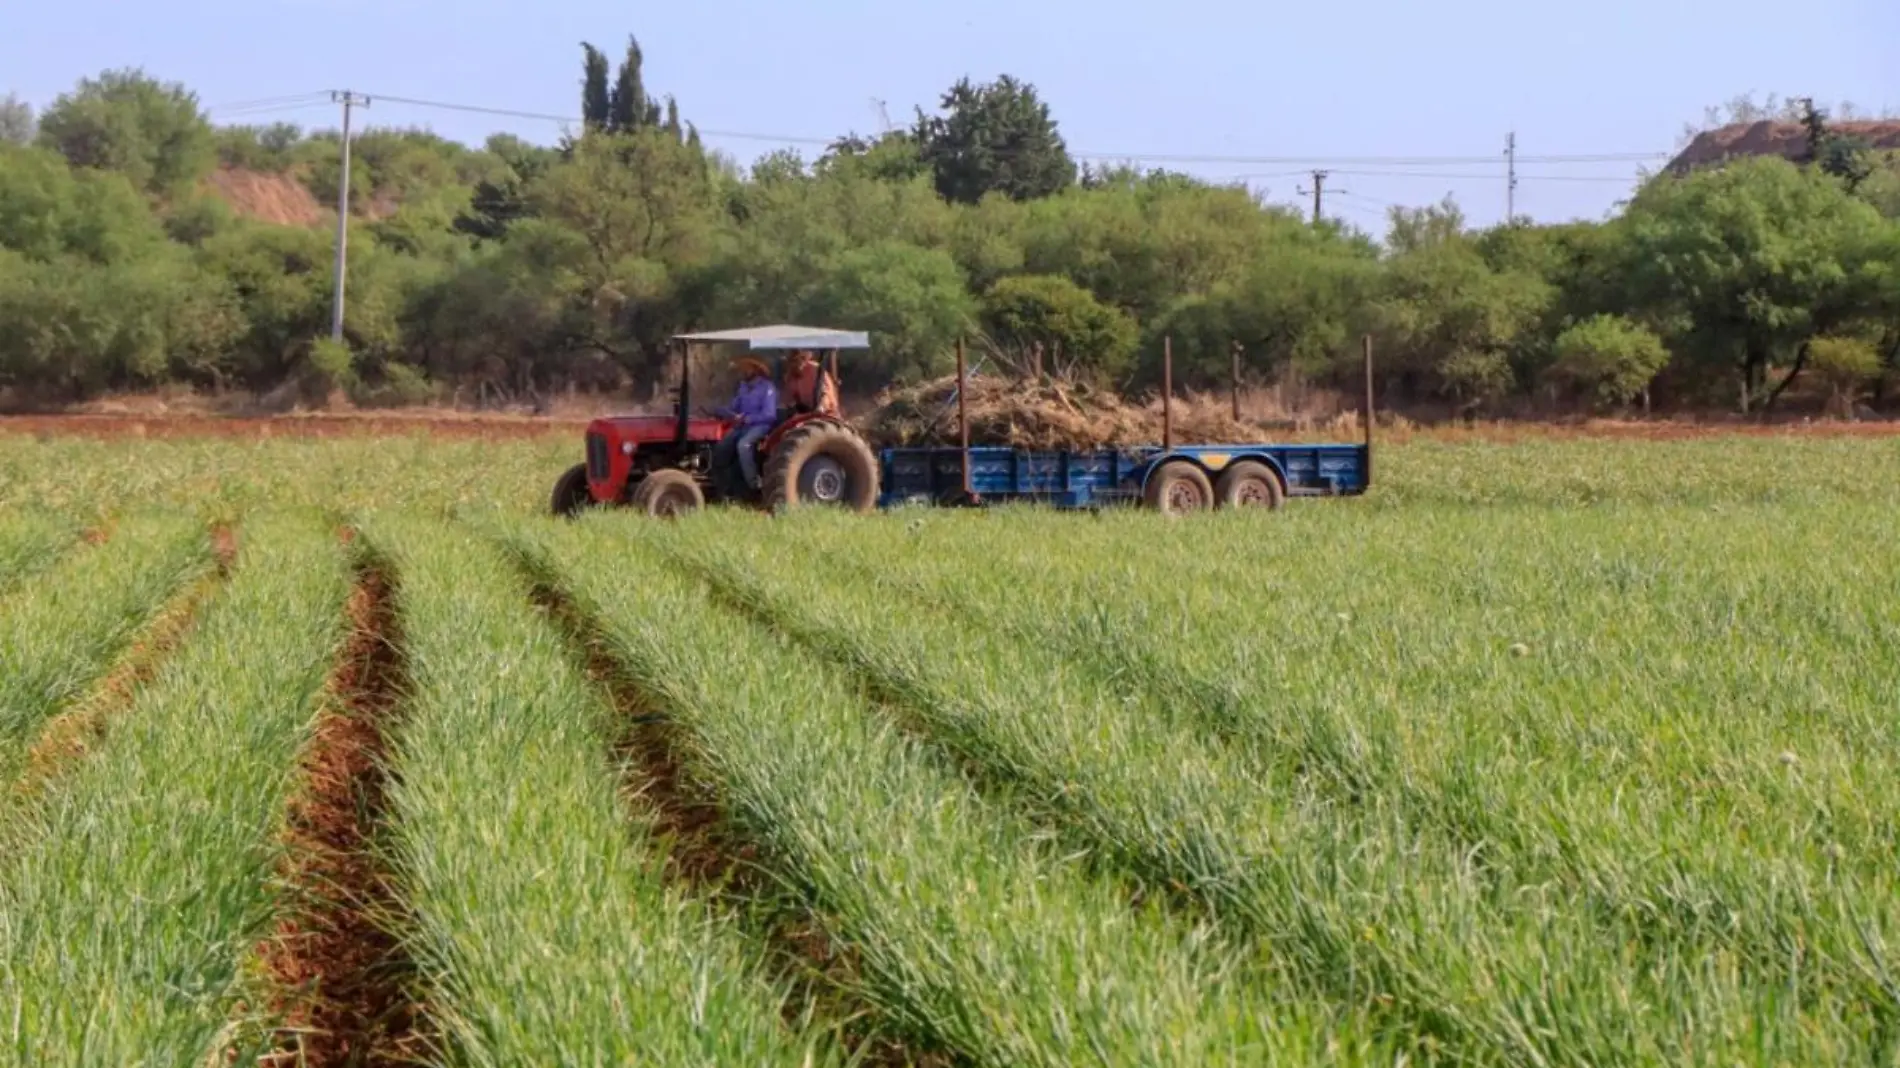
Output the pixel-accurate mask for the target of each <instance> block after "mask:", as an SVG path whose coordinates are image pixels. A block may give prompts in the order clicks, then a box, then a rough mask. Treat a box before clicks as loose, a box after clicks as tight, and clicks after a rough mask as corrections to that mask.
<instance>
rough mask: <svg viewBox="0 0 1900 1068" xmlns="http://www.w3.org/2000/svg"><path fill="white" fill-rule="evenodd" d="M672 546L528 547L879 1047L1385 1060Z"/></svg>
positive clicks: (612, 529) (1211, 1059)
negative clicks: (910, 725)
mask: <svg viewBox="0 0 1900 1068" xmlns="http://www.w3.org/2000/svg"><path fill="white" fill-rule="evenodd" d="M704 533H705V534H706V535H707V536H708V537H714V538H716V537H718V536H719V534H718V532H717V529H716V528H713V529H706V530H705V531H704ZM654 536H656V532H655V530H654V528H653V527H652V526H651V525H650V524H643V523H640V522H637V521H636V522H634V523H627V522H624V521H623V520H620V519H618V518H617V517H610V518H607V519H605V520H604V521H590V522H588V523H586V524H582V525H581V527H580V528H579V529H572V530H561V531H558V532H550V533H541V534H532V535H531V534H528V533H524V534H522V535H520V537H522V538H523V539H529V538H535V539H540V540H538V541H536V542H533V543H528V542H524V548H523V550H522V551H523V552H524V553H526V554H527V555H528V556H529V557H530V558H531V559H537V560H540V561H541V563H540V564H539V565H538V566H539V567H541V568H542V570H543V571H544V572H545V573H547V574H548V575H550V576H553V581H556V582H558V583H560V584H561V585H562V586H564V587H565V588H566V589H567V590H568V591H569V592H570V593H571V595H572V596H573V597H574V599H575V601H576V603H578V604H580V605H581V606H582V609H583V612H584V614H586V615H588V616H590V617H592V618H594V619H596V620H598V624H599V626H600V628H601V630H602V634H603V636H604V639H605V642H606V647H607V648H608V649H609V650H611V652H612V654H613V656H614V657H615V658H616V659H617V660H618V662H619V663H620V664H621V665H622V667H623V670H624V671H626V672H627V673H628V674H629V676H630V678H632V679H633V680H634V682H635V683H636V685H637V686H638V687H639V688H640V689H641V690H642V691H644V692H645V693H646V694H648V695H650V698H651V702H652V704H653V705H654V706H655V707H656V708H657V709H658V710H659V711H660V713H661V714H663V715H666V716H668V717H670V719H671V721H672V722H673V724H674V725H675V726H676V728H677V730H678V731H679V733H680V735H681V736H682V741H681V742H680V743H679V744H680V745H681V746H682V747H683V749H684V751H685V752H684V757H685V763H686V765H687V767H688V769H689V771H690V772H691V773H692V775H693V776H694V777H695V780H696V781H698V782H700V783H702V784H704V788H705V789H707V790H708V791H710V792H711V793H712V794H713V795H714V796H716V797H717V798H718V799H719V800H720V803H721V805H722V807H723V810H724V811H725V813H726V814H727V818H728V819H729V820H730V822H731V823H732V824H733V829H734V833H735V834H736V835H737V836H738V837H739V838H740V839H741V840H743V841H746V842H748V843H750V844H752V845H753V846H754V847H755V848H756V849H757V851H758V855H759V863H760V864H762V865H763V866H764V867H765V869H766V870H767V872H768V873H770V874H771V875H772V876H773V877H774V878H776V879H777V880H779V881H781V882H782V883H783V884H784V885H785V886H786V887H787V888H788V890H789V891H790V892H791V893H792V894H793V895H794V900H795V901H797V902H801V903H802V906H801V907H802V908H803V909H805V910H808V912H809V914H810V916H811V922H813V923H815V924H816V925H817V926H818V928H819V929H820V930H821V931H822V932H823V934H824V935H825V938H826V940H827V941H829V942H830V943H831V944H832V945H833V946H835V947H836V948H837V953H836V958H835V960H834V961H833V963H832V965H831V971H830V973H829V974H828V979H827V981H828V982H830V983H834V984H837V985H838V987H839V988H840V989H841V990H842V991H843V992H844V994H845V996H846V997H847V998H849V999H852V1000H855V1001H857V1002H859V1003H862V1004H866V1005H868V1006H870V1007H871V1008H872V1009H873V1010H874V1014H873V1016H872V1018H871V1019H870V1020H868V1021H867V1022H866V1026H867V1027H868V1028H870V1030H871V1037H873V1038H874V1039H877V1040H880V1041H884V1042H896V1043H899V1044H901V1045H902V1046H904V1047H906V1048H908V1049H910V1050H911V1052H913V1053H939V1054H943V1053H948V1054H951V1055H954V1056H957V1057H959V1058H961V1059H966V1060H968V1061H970V1062H973V1063H980V1064H994V1065H1004V1064H1010V1065H1023V1064H1039V1065H1057V1064H1063V1065H1066V1064H1077V1063H1089V1064H1236V1063H1248V1064H1254V1063H1282V1062H1284V1063H1372V1062H1381V1063H1390V1061H1391V1060H1392V1057H1393V1051H1392V1050H1391V1049H1390V1048H1384V1046H1385V1043H1386V1041H1387V1039H1389V1038H1390V1036H1384V1035H1380V1034H1378V1033H1377V1031H1376V1029H1375V1028H1374V1027H1373V1025H1372V1022H1371V1021H1370V1020H1368V1019H1367V1018H1366V1017H1365V1016H1364V1015H1363V1014H1359V1013H1357V1012H1355V1011H1352V1010H1342V1009H1338V1008H1336V1007H1334V1006H1331V1005H1329V1004H1328V1003H1326V1002H1325V1001H1323V1000H1322V999H1318V998H1314V997H1311V996H1309V995H1308V994H1307V993H1306V992H1305V991H1303V990H1301V989H1299V988H1298V987H1297V986H1295V985H1293V984H1291V983H1280V982H1274V981H1271V980H1270V979H1268V978H1263V977H1259V976H1253V977H1251V978H1250V977H1248V976H1247V973H1248V972H1249V970H1250V969H1249V968H1248V967H1247V965H1246V962H1245V959H1244V953H1243V952H1242V951H1240V950H1238V948H1237V947H1235V946H1234V945H1233V944H1231V943H1228V942H1226V941H1225V940H1223V939H1221V938H1219V937H1218V936H1216V935H1215V934H1214V933H1213V932H1212V931H1211V930H1209V929H1208V928H1207V927H1205V926H1204V925H1203V924H1201V923H1199V922H1196V921H1195V920H1194V919H1193V918H1190V917H1183V916H1180V915H1176V914H1171V913H1169V912H1167V911H1166V910H1164V909H1162V908H1160V907H1159V906H1158V904H1157V903H1156V902H1155V901H1153V900H1149V901H1147V902H1146V903H1143V904H1136V903H1134V902H1133V901H1132V900H1131V898H1130V896H1129V889H1130V888H1129V886H1128V885H1127V884H1126V883H1124V882H1122V881H1120V880H1116V879H1113V878H1108V879H1104V878H1098V877H1096V876H1095V875H1094V874H1093V873H1091V872H1089V871H1088V870H1087V866H1086V864H1085V863H1084V861H1083V859H1082V858H1079V857H1076V856H1074V855H1072V854H1071V853H1070V852H1068V851H1067V850H1065V849H1064V848H1063V845H1062V843H1060V842H1058V841H1056V840H1055V839H1054V838H1052V837H1051V836H1049V835H1047V834H1045V833H1043V832H1041V831H1040V830H1039V829H1038V828H1036V827H1035V825H1034V824H1032V823H1031V822H1029V821H1026V820H1022V819H1021V818H1020V817H1019V815H1017V814H1016V813H1015V812H1014V811H1012V806H1009V805H1007V804H1005V805H995V804H991V803H990V802H989V800H987V799H985V798H983V797H981V796H979V795H978V794H977V793H975V792H974V791H973V790H972V788H971V786H970V784H969V782H968V780H967V779H966V778H965V777H964V776H963V775H962V774H961V772H960V771H959V770H958V769H957V767H956V766H955V764H954V763H953V762H951V761H947V760H945V759H943V757H942V754H940V753H937V752H934V751H932V750H930V749H929V748H928V747H924V746H920V745H918V744H916V742H915V741H914V740H912V739H910V738H908V737H907V736H906V735H905V734H904V733H903V732H901V731H899V730H897V729H895V728H894V727H893V725H892V723H891V721H890V718H889V717H888V715H886V714H885V712H883V711H881V710H879V709H877V708H874V707H872V706H871V705H870V704H869V703H867V700H866V699H865V697H864V696H863V695H862V694H861V692H860V687H858V686H857V684H856V683H855V682H854V680H852V679H851V678H850V677H849V675H848V674H847V673H845V672H841V671H839V670H837V669H836V668H834V667H832V666H830V665H827V664H826V663H824V662H823V661H822V660H821V659H818V658H814V657H812V656H810V655H809V654H808V653H807V652H805V651H804V650H802V649H801V648H799V647H798V646H796V645H795V644H793V643H791V642H789V641H788V640H787V639H786V638H785V636H784V635H782V634H778V633H775V632H773V631H772V630H771V629H769V628H764V627H760V626H757V625H755V624H752V623H749V622H747V621H745V620H743V619H742V618H739V617H738V616H736V615H735V614H734V613H733V612H732V611H730V610H729V609H728V608H726V607H724V606H722V605H720V604H719V603H718V602H717V600H716V599H715V598H714V597H712V596H711V595H710V592H709V590H708V588H707V587H706V586H705V585H704V584H702V583H700V582H698V581H696V580H694V579H693V578H692V577H690V576H688V575H684V574H681V573H679V571H680V569H679V568H678V567H677V566H676V565H675V564H674V563H672V562H671V561H669V560H667V559H666V558H665V557H664V556H663V555H662V554H660V553H658V552H656V551H655V550H654V548H653V547H652V546H651V545H649V544H648V543H647V541H646V539H648V538H651V537H654ZM609 560H610V561H611V562H612V565H611V566H610V567H604V566H601V565H602V562H603V561H609ZM770 566H773V567H774V568H778V567H779V565H778V564H776V563H775V564H773V565H770ZM875 618H876V617H875V616H874V617H873V620H874V621H875Z"/></svg>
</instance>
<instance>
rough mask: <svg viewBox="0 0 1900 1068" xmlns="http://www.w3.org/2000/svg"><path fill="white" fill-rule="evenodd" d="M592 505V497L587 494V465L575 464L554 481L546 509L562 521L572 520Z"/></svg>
mask: <svg viewBox="0 0 1900 1068" xmlns="http://www.w3.org/2000/svg"><path fill="white" fill-rule="evenodd" d="M593 503H594V498H593V496H592V495H591V494H589V493H588V492H587V465H586V464H575V465H574V466H573V467H570V468H568V469H567V470H566V471H563V472H562V473H561V477H560V478H559V479H556V480H555V483H554V495H553V496H552V497H551V498H549V500H548V509H549V510H550V511H552V512H553V513H554V514H555V515H557V516H559V517H561V518H563V519H572V518H573V517H575V516H577V515H579V514H580V513H581V510H582V509H585V508H588V507H590V506H592V505H593Z"/></svg>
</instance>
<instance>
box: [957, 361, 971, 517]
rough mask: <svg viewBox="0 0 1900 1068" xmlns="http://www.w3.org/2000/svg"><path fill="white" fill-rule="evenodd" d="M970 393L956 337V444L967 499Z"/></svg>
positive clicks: (968, 494) (964, 493)
mask: <svg viewBox="0 0 1900 1068" xmlns="http://www.w3.org/2000/svg"><path fill="white" fill-rule="evenodd" d="M969 394H970V373H969V367H968V365H967V364H966V363H965V362H964V356H963V339H962V338H960V337H959V338H957V446H958V448H960V449H962V450H963V498H964V500H966V501H967V500H969V499H970V497H971V496H972V494H971V492H970V408H969V405H968V404H967V403H965V399H966V398H967V397H968V396H969Z"/></svg>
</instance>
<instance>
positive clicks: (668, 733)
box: [528, 574, 952, 1066]
mask: <svg viewBox="0 0 1900 1068" xmlns="http://www.w3.org/2000/svg"><path fill="white" fill-rule="evenodd" d="M528 580H529V585H530V592H531V596H532V597H533V599H534V602H535V604H536V605H537V606H539V607H540V608H541V609H542V610H543V611H545V612H546V613H547V614H548V617H549V618H550V619H552V620H553V621H554V622H555V625H556V626H557V627H559V628H560V630H561V632H562V633H563V634H564V635H565V636H566V637H567V639H568V641H569V644H570V645H571V647H572V648H573V650H574V652H575V656H576V657H577V658H578V660H579V661H580V663H581V664H582V666H583V668H584V670H585V671H586V673H587V675H588V676H589V677H590V678H592V679H593V680H594V681H595V683H596V684H598V685H599V686H600V687H601V688H602V690H603V691H604V692H605V693H606V694H607V695H608V698H609V700H610V701H611V702H612V704H613V706H614V708H615V709H616V710H617V711H618V712H619V713H620V715H621V718H622V721H623V722H624V723H625V724H626V725H627V729H626V733H625V735H624V736H623V737H622V739H621V741H620V742H619V744H618V745H617V747H616V752H615V753H614V755H615V756H616V757H617V758H618V759H619V760H620V761H621V763H622V766H623V767H624V768H625V769H626V771H625V777H624V779H623V782H622V789H623V791H624V793H625V794H626V796H628V798H629V799H630V801H632V802H633V803H637V804H641V805H643V806H644V807H646V808H648V809H649V810H651V811H652V812H653V813H654V814H655V827H654V831H655V833H656V835H657V836H659V837H660V838H662V839H664V840H666V841H667V842H668V847H669V848H668V854H667V866H668V873H669V875H670V877H672V878H674V879H677V880H679V881H680V882H681V883H683V884H685V885H687V886H689V887H691V888H693V890H694V891H695V892H697V893H701V894H707V895H711V896H713V897H714V899H715V900H716V901H719V902H720V903H721V904H722V905H724V906H726V907H729V908H731V909H732V910H733V912H734V913H735V914H739V915H741V916H744V917H753V918H754V919H752V920H749V921H748V922H751V923H752V924H753V929H754V930H757V931H758V933H759V935H760V937H762V938H763V939H764V940H765V941H766V942H767V943H768V944H769V945H770V947H771V949H772V950H773V953H772V959H773V961H774V963H775V966H776V967H777V968H778V969H779V973H780V977H781V978H784V979H786V980H787V981H788V982H790V983H791V984H792V986H793V989H794V990H795V991H796V992H797V996H794V997H791V998H788V999H786V1003H785V1015H786V1019H787V1022H788V1023H790V1022H793V1021H795V1020H797V1019H799V1018H801V1017H803V1016H805V1015H806V1014H816V1015H817V1016H818V1017H820V1018H824V1019H832V1020H840V1021H856V1020H862V1019H864V1018H866V1016H867V1014H868V1013H869V1012H870V1009H869V1007H868V1006H867V1005H865V1004H863V1003H862V1002H861V1001H859V1000H858V999H856V998H855V997H853V996H852V995H850V994H849V993H848V991H850V990H852V989H855V988H856V987H857V986H858V985H859V984H858V981H857V979H856V972H857V969H856V965H855V963H854V960H853V954H852V953H851V950H850V947H849V946H846V945H842V944H840V943H838V942H837V941H835V940H834V939H832V938H831V937H830V936H829V935H828V934H827V933H826V932H825V930H824V928H823V926H822V925H821V924H820V923H818V922H816V921H815V920H814V918H813V917H811V916H809V915H807V914H805V913H803V911H802V910H800V909H797V908H794V907H790V906H786V905H783V904H780V903H777V902H774V901H773V898H774V896H775V894H776V891H775V889H774V888H773V887H772V885H771V880H770V878H769V876H767V875H766V873H765V871H764V870H763V868H761V867H760V865H759V851H758V849H757V847H756V846H755V845H754V844H753V843H751V842H749V841H747V840H746V839H745V837H744V836H743V835H742V834H739V833H736V832H735V831H734V830H733V828H732V827H731V826H730V824H729V823H727V822H726V821H725V820H724V818H723V815H722V812H721V809H720V806H719V802H718V799H717V798H716V797H713V796H711V795H710V794H708V793H707V792H706V791H705V790H704V789H701V788H699V787H697V786H696V784H694V783H693V782H692V780H691V779H690V778H689V777H688V776H687V775H686V773H685V771H684V766H683V759H682V754H684V753H685V752H687V751H688V748H689V746H688V745H687V743H686V740H685V739H684V738H683V737H682V736H681V734H680V731H679V729H678V728H677V727H676V726H675V725H674V724H673V723H672V722H671V720H670V719H669V718H668V717H667V715H666V712H665V709H664V708H663V707H661V706H660V705H659V704H657V703H656V702H654V701H653V700H651V699H650V698H649V696H648V695H647V694H646V693H645V692H644V691H643V690H642V689H641V688H640V687H639V686H638V685H636V684H635V683H633V682H632V681H631V680H630V679H629V677H628V674H627V672H626V671H624V670H623V669H622V668H621V666H620V665H619V663H618V662H617V661H616V660H615V659H614V657H613V655H612V654H611V653H609V652H608V650H607V649H606V646H605V642H604V640H603V639H602V637H601V632H600V628H599V626H598V624H597V622H596V621H594V620H592V619H590V618H589V617H588V616H587V614H586V613H585V612H584V611H583V610H582V609H581V608H580V606H578V605H577V604H575V603H574V602H573V601H572V600H571V599H569V598H568V597H567V595H566V594H565V593H564V592H563V591H561V590H560V589H558V588H556V587H555V586H553V585H552V584H550V583H549V582H547V581H545V580H544V577H543V576H538V575H534V574H529V575H528ZM760 902H766V903H767V908H766V909H765V914H766V917H767V918H765V919H763V920H762V921H761V920H757V919H756V917H758V916H759V915H760V913H759V912H758V911H757V910H756V909H755V908H754V906H756V905H757V904H758V903H760ZM838 1034H839V1036H840V1038H841V1039H842V1041H843V1042H844V1043H845V1045H846V1046H847V1047H849V1048H850V1049H851V1051H852V1053H853V1054H855V1055H856V1056H858V1057H859V1058H860V1060H859V1062H858V1063H861V1064H867V1065H874V1066H897V1065H925V1066H936V1065H945V1064H949V1063H952V1062H951V1060H950V1059H949V1058H948V1057H946V1056H944V1055H942V1054H939V1053H936V1052H934V1051H918V1050H913V1049H909V1048H907V1047H905V1046H903V1045H901V1044H898V1043H895V1042H892V1041H890V1040H888V1039H887V1038H884V1037H882V1036H873V1035H870V1034H868V1033H867V1032H866V1031H865V1030H864V1029H863V1028H862V1027H860V1026H858V1025H856V1024H853V1023H846V1024H843V1025H841V1028H840V1030H839V1032H838Z"/></svg>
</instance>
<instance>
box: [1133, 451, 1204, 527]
mask: <svg viewBox="0 0 1900 1068" xmlns="http://www.w3.org/2000/svg"><path fill="white" fill-rule="evenodd" d="M1141 496H1142V500H1144V501H1146V502H1147V505H1148V507H1150V508H1153V509H1154V510H1155V511H1157V512H1161V513H1162V514H1164V515H1182V514H1184V513H1187V512H1199V511H1203V510H1205V509H1208V508H1212V507H1213V506H1214V486H1213V484H1212V483H1210V482H1208V480H1207V472H1205V471H1203V470H1201V469H1200V468H1198V467H1196V466H1194V465H1193V464H1191V463H1188V462H1187V461H1186V460H1173V461H1170V462H1168V463H1165V464H1162V465H1161V466H1160V467H1158V468H1156V469H1155V471H1154V473H1153V474H1151V475H1149V476H1148V485H1147V486H1146V487H1145V488H1143V490H1142V491H1141Z"/></svg>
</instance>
